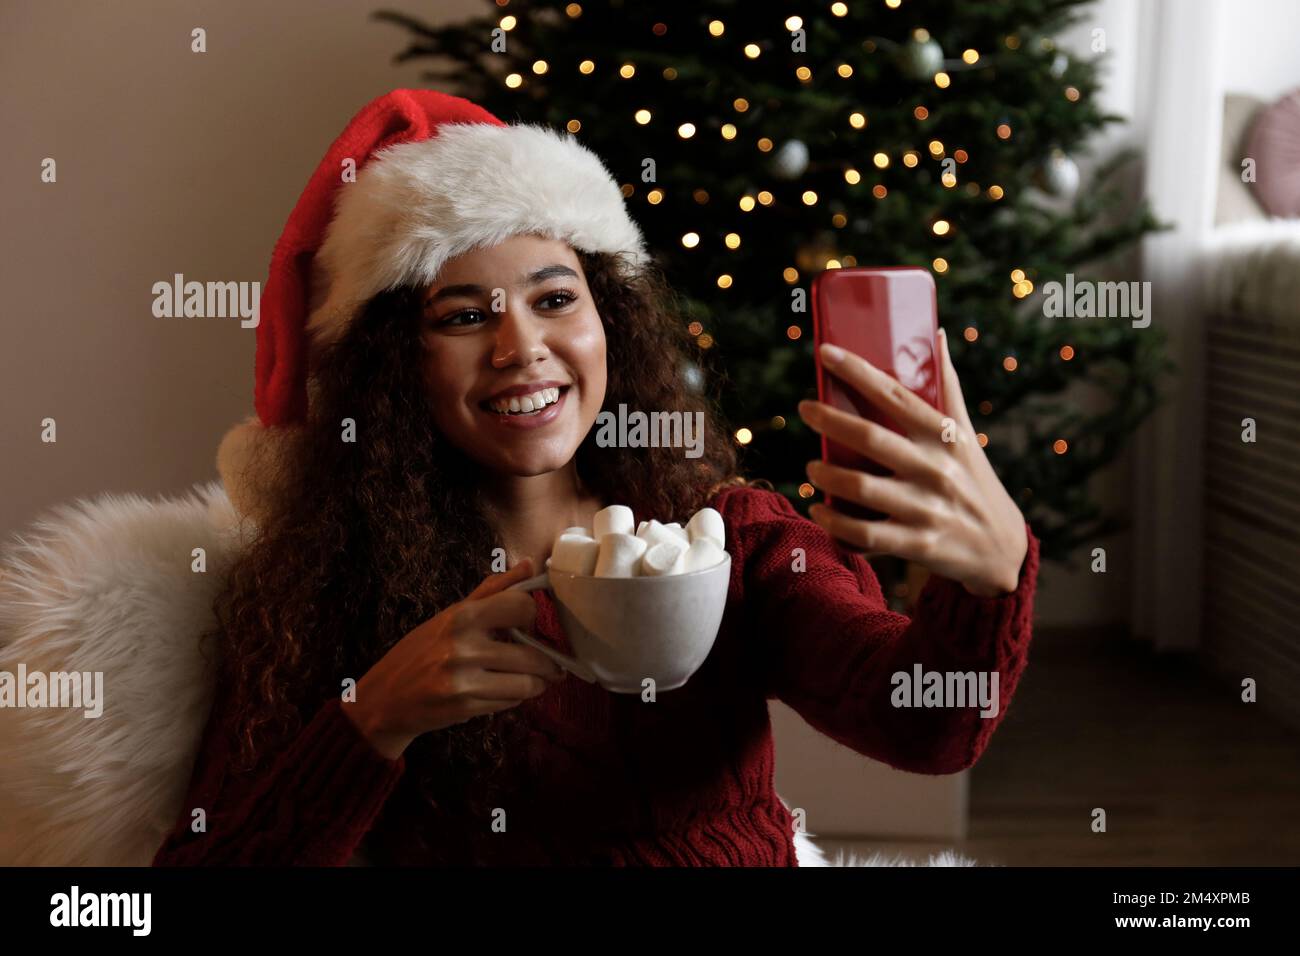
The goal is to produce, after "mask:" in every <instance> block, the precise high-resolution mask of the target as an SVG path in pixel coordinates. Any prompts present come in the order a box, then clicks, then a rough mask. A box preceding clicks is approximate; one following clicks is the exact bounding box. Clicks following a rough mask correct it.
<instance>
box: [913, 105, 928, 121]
mask: <svg viewBox="0 0 1300 956" xmlns="http://www.w3.org/2000/svg"><path fill="white" fill-rule="evenodd" d="M912 115H913V116H915V117H916V118H917V119H919V120H923V119H928V118H929V116H930V111H929V110H927V109H926V108H925V107H924V106H918V107H917V108H916V109H914V110H912Z"/></svg>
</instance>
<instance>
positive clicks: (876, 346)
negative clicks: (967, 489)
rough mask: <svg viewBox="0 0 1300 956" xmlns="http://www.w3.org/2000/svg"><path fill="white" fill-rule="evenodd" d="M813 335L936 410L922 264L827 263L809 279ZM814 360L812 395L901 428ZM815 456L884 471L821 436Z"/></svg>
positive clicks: (849, 507) (932, 331) (933, 344)
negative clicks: (845, 266)
mask: <svg viewBox="0 0 1300 956" xmlns="http://www.w3.org/2000/svg"><path fill="white" fill-rule="evenodd" d="M812 314H813V340H814V342H815V344H816V345H821V344H822V343H823V342H829V343H831V344H832V345H838V346H839V347H840V348H842V349H844V350H845V351H847V352H854V353H856V354H858V355H861V356H862V357H863V358H865V359H866V360H867V361H868V362H870V363H871V364H872V365H874V366H875V367H876V368H878V369H883V370H884V371H885V372H888V373H889V374H890V375H892V376H893V377H894V378H896V379H898V381H899V382H901V383H902V384H903V385H904V386H905V387H906V388H908V389H910V390H911V391H913V392H915V393H916V394H917V395H920V396H921V397H922V398H923V399H925V400H926V401H927V402H929V403H930V404H931V405H932V406H934V407H935V408H940V409H941V408H943V392H942V387H943V383H942V382H941V381H940V374H939V370H940V368H941V367H942V366H941V360H940V358H939V309H938V304H937V301H936V299H935V289H934V277H933V276H932V275H930V271H929V270H928V269H918V268H914V267H904V266H895V267H882V268H866V267H854V268H849V269H827V270H826V271H825V272H822V273H820V274H819V275H817V277H816V278H814V279H813V283H812ZM814 355H815V357H816V364H817V398H818V400H819V401H821V402H824V403H826V404H827V405H830V406H831V407H832V408H838V409H840V410H841V411H845V412H850V413H852V414H855V415H861V416H862V417H863V418H867V419H870V420H871V421H874V422H879V423H880V424H882V425H884V426H885V427H886V428H889V429H891V430H892V431H895V432H898V433H899V434H903V430H902V429H901V428H899V427H898V425H897V424H896V423H895V422H894V421H892V420H891V419H890V418H889V417H888V416H887V415H885V414H884V413H883V412H881V411H880V410H878V409H877V408H876V407H875V406H874V405H872V404H871V403H870V402H868V401H867V400H866V399H865V398H864V397H863V396H862V395H860V394H859V393H858V391H857V390H856V389H854V388H852V387H851V386H849V385H846V384H845V383H844V382H843V381H842V380H840V379H838V378H836V377H835V376H834V375H833V374H831V373H829V372H827V371H825V370H824V369H823V368H822V362H821V354H820V352H818V351H814ZM822 458H823V459H824V460H825V461H827V462H830V463H831V464H833V465H841V466H843V467H845V468H853V469H856V470H858V471H866V472H869V473H871V474H873V475H888V474H891V472H890V471H889V470H888V469H887V468H885V467H883V466H881V465H879V464H877V463H876V462H874V461H871V460H870V459H868V458H867V457H865V456H864V455H863V454H862V453H861V452H857V451H854V450H853V449H851V448H846V447H844V446H843V445H840V444H838V443H837V442H834V441H831V440H830V439H828V438H827V437H826V436H825V435H823V436H822ZM826 504H827V505H830V506H832V507H834V508H835V510H836V511H839V512H840V513H841V514H846V515H848V516H850V517H853V518H864V519H867V520H878V519H881V518H885V517H887V515H884V514H882V513H881V512H879V511H875V510H873V509H870V508H866V507H864V506H862V505H859V504H857V503H856V502H851V501H839V502H836V501H834V500H832V498H831V496H830V495H829V494H828V495H826Z"/></svg>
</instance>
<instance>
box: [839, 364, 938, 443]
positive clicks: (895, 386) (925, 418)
mask: <svg viewBox="0 0 1300 956" xmlns="http://www.w3.org/2000/svg"><path fill="white" fill-rule="evenodd" d="M841 352H842V353H843V354H842V356H841V357H840V358H839V359H838V360H836V361H833V362H832V361H829V360H828V359H827V357H826V355H825V352H824V351H823V353H822V365H823V367H824V368H826V370H827V371H829V372H830V373H831V374H833V375H834V376H835V377H836V378H839V379H841V380H842V381H843V382H844V383H845V384H847V385H849V386H851V387H853V388H854V389H855V390H857V391H858V392H860V393H861V394H862V396H863V398H865V399H866V400H867V401H869V402H871V404H872V405H874V406H876V408H878V409H880V410H881V411H883V412H884V413H885V414H886V415H888V416H889V417H890V418H892V419H893V420H894V421H896V422H897V423H898V424H899V426H900V427H901V428H902V429H903V430H904V431H906V432H907V433H908V434H910V435H918V434H919V435H926V436H928V437H934V436H937V435H938V434H939V431H940V429H941V427H942V421H943V414H942V413H941V412H940V411H939V410H938V409H937V408H933V407H931V405H930V404H929V403H928V402H927V401H926V400H925V399H923V398H921V397H920V396H919V395H917V394H916V393H915V392H913V391H911V390H910V389H908V388H907V386H905V385H903V384H902V383H901V382H900V381H898V379H896V378H894V376H892V375H890V374H889V373H888V372H885V371H883V370H882V369H878V368H876V367H875V366H874V365H872V364H871V363H870V362H868V361H867V360H866V359H864V358H863V357H862V356H861V355H856V354H854V353H853V352H848V351H844V350H843V349H841Z"/></svg>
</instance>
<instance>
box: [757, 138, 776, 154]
mask: <svg viewBox="0 0 1300 956" xmlns="http://www.w3.org/2000/svg"><path fill="white" fill-rule="evenodd" d="M772 146H773V143H772V141H771V140H770V139H768V138H767V137H766V136H764V137H762V138H761V139H760V140H759V141H758V148H759V150H760V151H761V152H764V153H770V152H772Z"/></svg>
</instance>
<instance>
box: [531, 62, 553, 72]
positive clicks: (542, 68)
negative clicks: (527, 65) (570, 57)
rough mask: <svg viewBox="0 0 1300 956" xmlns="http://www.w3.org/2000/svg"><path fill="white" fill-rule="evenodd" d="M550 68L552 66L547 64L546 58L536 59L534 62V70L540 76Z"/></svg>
mask: <svg viewBox="0 0 1300 956" xmlns="http://www.w3.org/2000/svg"><path fill="white" fill-rule="evenodd" d="M548 69H550V67H548V66H547V65H546V61H545V60H536V61H534V62H533V72H534V73H536V74H537V75H538V76H541V75H542V74H543V73H545V72H546V71H547V70H548Z"/></svg>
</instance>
